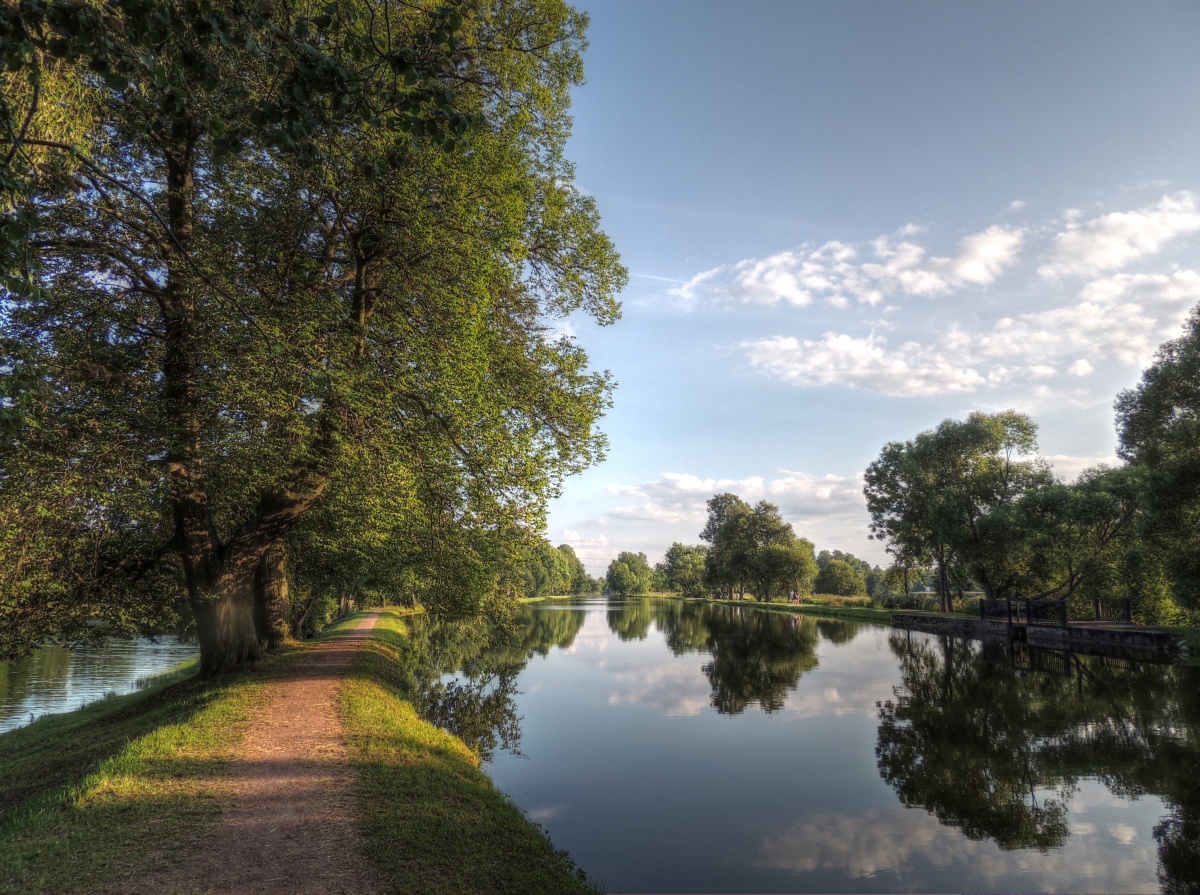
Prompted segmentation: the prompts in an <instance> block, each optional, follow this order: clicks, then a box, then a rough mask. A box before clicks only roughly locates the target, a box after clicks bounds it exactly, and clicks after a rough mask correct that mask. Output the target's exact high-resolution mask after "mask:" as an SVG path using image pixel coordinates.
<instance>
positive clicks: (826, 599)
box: [800, 594, 871, 608]
mask: <svg viewBox="0 0 1200 895" xmlns="http://www.w3.org/2000/svg"><path fill="white" fill-rule="evenodd" d="M800 602H801V603H808V604H809V605H811V606H861V607H863V608H869V607H870V606H871V598H870V597H842V596H838V595H837V594H810V595H809V596H806V597H801V598H800Z"/></svg>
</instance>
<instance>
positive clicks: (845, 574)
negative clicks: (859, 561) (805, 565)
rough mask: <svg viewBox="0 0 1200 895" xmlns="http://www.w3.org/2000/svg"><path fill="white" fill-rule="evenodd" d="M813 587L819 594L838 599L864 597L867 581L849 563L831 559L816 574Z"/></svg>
mask: <svg viewBox="0 0 1200 895" xmlns="http://www.w3.org/2000/svg"><path fill="white" fill-rule="evenodd" d="M813 587H814V589H815V590H816V592H817V593H819V594H831V595H833V596H839V597H853V596H859V595H861V596H866V594H867V579H866V578H865V577H864V576H863V574H862V573H861V572H860V571H859V570H858V569H856V568H855V567H854V566H852V565H850V563H848V562H843V561H842V560H840V559H831V560H829V561H828V562H827V563H825V568H823V569H821V571H820V573H818V575H817V580H816V582H815V583H814V584H813Z"/></svg>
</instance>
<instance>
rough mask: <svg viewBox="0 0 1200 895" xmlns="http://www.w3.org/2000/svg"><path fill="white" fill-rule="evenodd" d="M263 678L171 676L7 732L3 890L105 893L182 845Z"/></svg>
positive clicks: (204, 815) (194, 828) (205, 817)
mask: <svg viewBox="0 0 1200 895" xmlns="http://www.w3.org/2000/svg"><path fill="white" fill-rule="evenodd" d="M192 670H193V671H194V667H193V669H192ZM264 683H265V681H264V680H263V678H262V676H261V675H260V676H250V675H237V676H230V677H229V678H227V679H222V680H218V681H211V682H204V681H198V680H195V679H187V680H183V681H180V680H178V673H176V674H172V675H169V676H166V677H165V678H163V679H161V680H158V681H155V682H151V683H150V684H148V686H147V688H146V689H143V690H142V691H140V692H137V693H133V694H130V695H128V696H120V697H114V698H109V699H105V700H102V701H101V702H98V703H95V704H93V705H91V706H88V707H86V708H84V709H81V710H79V711H77V712H71V713H67V714H62V715H51V716H47V717H45V718H43V719H41V720H39V721H37V722H35V723H34V724H31V725H29V726H28V727H23V728H21V729H19V730H15V731H12V732H10V733H7V734H4V735H3V736H0V891H6V892H90V891H104V890H106V889H111V888H115V887H117V886H118V885H119V884H120V883H121V882H123V881H128V880H130V879H134V878H136V877H137V876H138V875H140V874H142V873H144V872H145V871H146V870H148V869H150V868H151V867H152V866H157V865H161V863H162V862H164V861H169V860H171V859H172V857H173V856H175V855H177V854H179V853H181V852H182V851H183V850H185V849H187V848H188V847H189V846H190V845H192V844H193V843H194V842H195V841H196V840H197V838H198V837H199V836H200V835H201V834H202V833H203V832H204V831H205V830H206V829H207V828H208V827H209V826H210V825H211V824H212V823H214V822H215V821H216V820H217V818H218V817H219V815H220V802H219V799H218V796H219V786H218V782H217V781H219V778H220V771H221V769H222V767H224V765H225V764H226V763H227V762H228V761H229V760H230V758H231V757H232V755H233V751H234V749H235V748H236V746H237V744H238V743H239V742H240V741H241V739H242V737H243V736H244V734H245V731H246V729H247V725H248V723H249V716H250V712H251V710H252V709H253V708H254V707H255V706H257V705H258V704H259V703H260V702H261V700H262V694H263V687H264Z"/></svg>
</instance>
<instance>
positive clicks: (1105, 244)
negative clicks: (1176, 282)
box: [1038, 191, 1200, 278]
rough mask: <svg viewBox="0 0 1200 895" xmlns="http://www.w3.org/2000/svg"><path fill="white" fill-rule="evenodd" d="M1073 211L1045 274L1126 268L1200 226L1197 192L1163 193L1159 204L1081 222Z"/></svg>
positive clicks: (1041, 270) (1044, 268)
mask: <svg viewBox="0 0 1200 895" xmlns="http://www.w3.org/2000/svg"><path fill="white" fill-rule="evenodd" d="M1081 216H1082V215H1081V214H1080V213H1079V212H1078V210H1074V209H1073V210H1072V212H1069V213H1068V215H1067V216H1066V219H1067V229H1066V230H1064V231H1063V232H1061V233H1059V234H1058V235H1057V236H1055V237H1054V243H1053V247H1052V250H1051V256H1050V260H1049V261H1047V263H1045V264H1043V265H1042V266H1041V267H1039V268H1038V273H1039V274H1041V275H1042V276H1043V277H1046V278H1053V277H1061V276H1067V275H1076V274H1083V275H1089V274H1095V273H1101V272H1104V271H1110V270H1119V269H1120V268H1122V267H1125V266H1126V265H1128V264H1130V263H1132V262H1134V261H1136V260H1138V259H1139V258H1143V257H1145V256H1147V255H1153V254H1156V253H1157V252H1158V251H1159V250H1160V249H1161V248H1162V246H1163V244H1164V243H1166V242H1167V241H1169V240H1171V239H1174V238H1175V237H1176V236H1180V235H1182V234H1184V233H1193V232H1195V231H1197V230H1200V209H1198V208H1197V203H1196V196H1195V195H1194V194H1193V193H1190V192H1186V191H1185V192H1180V193H1176V194H1175V195H1173V196H1163V197H1162V199H1161V200H1159V202H1158V203H1157V204H1156V205H1148V206H1146V207H1145V208H1139V209H1136V210H1134V211H1115V212H1112V213H1111V214H1106V215H1102V216H1101V217H1098V218H1093V219H1092V220H1090V221H1088V222H1086V223H1084V224H1079V223H1077V221H1078V219H1079V218H1080V217H1081Z"/></svg>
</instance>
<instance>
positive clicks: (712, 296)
mask: <svg viewBox="0 0 1200 895" xmlns="http://www.w3.org/2000/svg"><path fill="white" fill-rule="evenodd" d="M920 232H921V228H919V227H916V226H913V225H908V226H906V227H904V228H902V229H901V230H900V232H899V233H898V234H896V236H895V237H891V236H881V237H879V238H877V239H875V240H872V241H871V242H869V243H864V244H859V245H851V244H849V243H844V242H838V241H830V242H827V243H824V244H823V245H820V246H817V247H816V248H812V247H801V248H800V249H797V250H795V251H788V252H779V253H777V254H775V255H770V256H768V257H766V258H751V259H747V260H745V261H740V262H738V263H737V264H731V265H725V266H723V267H717V268H713V269H712V270H706V271H704V272H703V273H699V274H697V275H696V276H694V277H692V279H690V280H688V281H687V282H686V283H684V284H682V285H681V286H679V287H678V288H676V289H672V290H671V294H673V295H676V296H679V297H681V298H684V299H686V300H694V299H697V298H701V297H704V298H707V299H708V300H710V301H715V302H724V303H729V304H736V303H746V302H750V303H756V304H766V305H777V304H780V303H784V304H789V305H794V306H797V307H803V306H805V305H809V304H812V303H813V302H814V301H816V300H817V299H821V300H823V301H825V302H827V303H829V304H830V305H832V306H834V307H838V308H844V307H847V306H849V304H850V302H851V300H854V301H857V302H860V303H863V304H869V305H878V304H880V303H881V302H882V301H883V300H884V298H885V297H886V296H888V295H896V294H902V295H923V296H934V295H944V294H946V293H948V292H950V291H952V290H953V289H956V288H959V287H962V286H983V285H987V284H989V283H991V282H993V281H994V280H995V279H996V278H997V277H998V276H999V275H1000V273H1001V272H1002V271H1003V270H1004V269H1005V268H1006V267H1008V266H1010V265H1011V264H1012V263H1013V262H1014V261H1015V260H1016V257H1017V254H1018V252H1019V251H1020V248H1021V244H1022V242H1023V240H1024V232H1023V231H1022V230H1021V229H1019V228H1015V227H1001V226H992V227H988V228H987V229H986V230H984V231H983V232H981V233H974V234H971V235H969V236H966V237H964V238H963V239H962V240H961V241H960V242H959V244H958V251H957V253H956V254H955V255H954V256H952V257H927V253H926V250H925V248H924V247H923V246H921V245H920V244H918V243H917V242H915V241H913V240H912V238H911V237H914V236H917V235H919V234H920ZM864 257H865V259H866V260H860V259H862V258H864Z"/></svg>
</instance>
